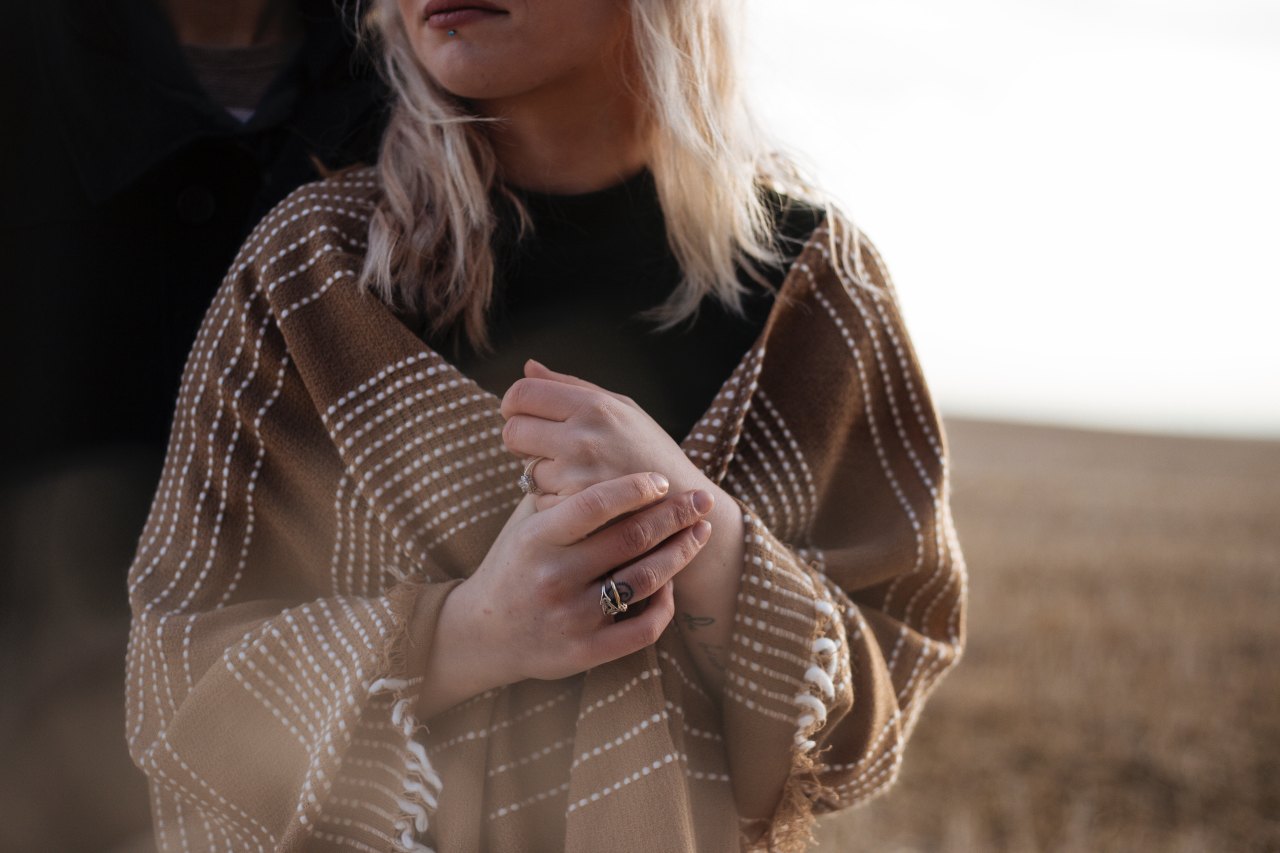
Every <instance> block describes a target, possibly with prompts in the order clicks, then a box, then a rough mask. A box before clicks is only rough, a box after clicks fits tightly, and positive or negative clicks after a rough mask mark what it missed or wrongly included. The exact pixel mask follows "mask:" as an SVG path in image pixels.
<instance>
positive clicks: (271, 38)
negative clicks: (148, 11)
mask: <svg viewBox="0 0 1280 853" xmlns="http://www.w3.org/2000/svg"><path fill="white" fill-rule="evenodd" d="M155 2H156V3H157V5H159V6H160V8H161V9H162V10H163V11H164V12H165V14H166V15H168V17H169V21H170V23H171V24H172V25H173V31H174V33H175V35H177V37H178V43H179V44H191V45H201V46H205V47H253V46H256V45H264V44H272V43H276V42H282V41H285V40H286V39H288V38H289V37H290V36H293V35H296V34H298V33H299V32H301V30H302V25H301V21H300V19H299V17H298V8H297V7H298V4H297V0H218V2H209V0H155Z"/></svg>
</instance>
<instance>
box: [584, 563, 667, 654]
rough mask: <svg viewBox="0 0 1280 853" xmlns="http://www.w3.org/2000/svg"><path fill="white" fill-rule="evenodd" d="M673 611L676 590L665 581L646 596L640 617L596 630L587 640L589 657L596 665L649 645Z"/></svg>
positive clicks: (665, 626)
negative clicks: (651, 594)
mask: <svg viewBox="0 0 1280 853" xmlns="http://www.w3.org/2000/svg"><path fill="white" fill-rule="evenodd" d="M675 612H676V601H675V591H674V589H673V588H672V585H671V584H670V583H668V584H665V585H664V586H663V587H662V588H661V589H659V590H658V591H657V592H656V593H655V594H654V595H653V597H652V598H650V599H649V605H648V606H647V607H645V609H644V612H643V613H641V614H640V615H639V616H637V617H635V618H634V619H621V620H619V621H617V622H610V623H609V624H606V625H605V626H604V627H602V628H601V629H600V630H599V631H596V632H595V633H594V634H593V635H592V636H591V639H590V640H589V643H590V652H589V653H590V655H591V658H592V659H593V660H595V661H596V662H597V664H596V665H599V664H601V663H608V662H609V661H613V660H617V659H618V658H620V657H625V656H627V655H629V654H631V653H632V652H635V651H638V650H639V649H643V648H646V647H648V646H652V645H653V644H654V643H656V642H658V638H659V637H661V636H662V632H663V631H665V630H666V628H667V626H668V625H670V624H671V619H672V617H673V616H675ZM604 618H605V619H606V620H607V619H608V618H609V617H604Z"/></svg>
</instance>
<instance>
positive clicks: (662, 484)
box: [649, 474, 671, 492]
mask: <svg viewBox="0 0 1280 853" xmlns="http://www.w3.org/2000/svg"><path fill="white" fill-rule="evenodd" d="M649 479H650V480H652V481H653V484H654V485H655V486H657V487H658V491H660V492H665V491H666V490H667V489H669V488H671V483H669V482H667V478H666V477H664V476H662V475H661V474H650V475H649Z"/></svg>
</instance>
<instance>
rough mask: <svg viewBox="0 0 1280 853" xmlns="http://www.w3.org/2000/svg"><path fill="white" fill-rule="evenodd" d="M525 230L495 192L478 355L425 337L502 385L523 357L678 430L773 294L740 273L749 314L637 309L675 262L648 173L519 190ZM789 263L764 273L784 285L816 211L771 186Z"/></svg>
mask: <svg viewBox="0 0 1280 853" xmlns="http://www.w3.org/2000/svg"><path fill="white" fill-rule="evenodd" d="M517 194H518V195H519V197H520V198H521V199H522V200H523V202H524V205H525V208H526V210H527V211H528V213H529V215H530V217H531V219H532V221H533V226H534V227H533V231H532V233H531V234H528V235H526V237H525V238H524V239H523V240H519V241H517V239H516V237H515V235H516V229H517V224H516V223H517V220H516V217H515V215H514V212H513V209H512V207H511V205H510V204H509V203H508V202H506V201H505V200H501V199H498V198H495V200H494V206H495V210H496V212H497V214H498V217H499V228H498V232H497V235H496V236H495V240H494V247H495V253H496V255H497V261H498V271H497V274H496V281H495V293H494V306H493V309H492V312H491V315H490V330H491V335H492V342H493V345H494V347H495V352H494V353H493V354H490V355H485V356H479V355H477V354H476V353H475V352H474V351H473V350H472V349H471V348H470V347H469V346H467V345H466V344H465V342H463V341H461V340H460V339H459V340H455V338H460V336H456V335H453V336H448V338H447V339H446V338H445V337H440V338H428V339H427V342H428V344H429V345H430V346H431V347H432V348H433V349H436V350H437V351H439V352H440V354H441V355H443V356H444V357H445V358H447V359H448V360H450V361H451V362H453V363H454V364H455V365H457V366H458V368H459V369H461V370H462V372H463V373H465V374H467V375H468V376H470V377H471V378H473V379H475V380H476V381H477V382H478V383H479V384H480V385H481V387H483V388H485V389H486V390H488V391H491V392H493V393H494V394H496V395H498V396H502V395H503V394H505V393H506V390H507V388H509V387H510V386H511V383H513V382H514V381H516V380H517V379H519V378H520V377H521V376H523V375H524V362H525V359H528V358H534V359H537V360H538V361H540V362H542V363H543V364H545V365H546V366H547V367H549V368H551V369H552V370H557V371H560V372H563V373H571V374H574V375H575V376H580V377H582V378H583V379H586V380H588V381H590V382H594V383H596V384H597V385H600V386H601V387H604V388H607V389H609V390H610V391H616V392H618V393H621V394H625V395H627V396H629V397H631V398H632V399H633V400H635V401H636V403H637V404H639V405H640V406H641V407H642V408H644V410H645V411H646V412H648V413H649V415H650V416H651V417H653V419H654V420H655V421H657V422H658V423H659V424H661V425H662V427H663V428H664V429H666V431H667V433H668V434H669V435H671V437H672V438H674V439H675V440H676V441H682V440H683V439H684V438H685V436H686V435H688V433H689V432H690V431H691V429H692V428H693V425H694V424H695V423H697V421H698V419H699V418H700V417H702V415H703V414H704V413H705V411H706V409H707V408H708V406H710V404H711V401H712V399H713V398H714V397H715V395H716V392H717V391H719V390H720V386H721V384H722V383H723V382H724V380H725V379H727V378H728V376H729V374H730V373H731V372H732V371H733V369H734V368H735V367H736V366H737V365H738V362H739V361H740V360H741V359H742V356H743V355H744V354H745V353H746V351H747V350H748V349H749V348H750V347H751V345H752V344H753V343H755V341H756V338H757V336H758V335H759V333H760V330H761V329H762V328H763V326H764V322H765V319H766V318H767V317H768V314H769V310H770V308H771V307H772V305H773V294H772V293H770V292H769V291H767V290H766V289H765V288H763V287H762V286H761V285H759V284H758V283H756V282H755V281H753V280H752V279H751V278H750V277H749V276H747V275H746V274H745V273H743V274H740V275H739V280H740V281H742V283H743V284H744V285H746V286H747V287H748V288H749V294H750V295H749V296H748V297H746V298H744V300H743V305H744V308H745V309H746V315H747V316H746V319H745V320H743V319H739V318H737V317H735V316H734V315H732V314H731V313H729V312H728V311H726V310H724V309H723V308H722V307H721V305H720V303H719V301H718V300H716V299H715V298H714V297H708V298H707V299H705V300H704V301H703V303H702V307H701V310H700V311H699V313H698V317H697V320H696V321H695V322H694V324H693V325H692V326H689V325H688V324H687V323H685V324H682V325H680V326H678V327H677V328H675V329H673V330H670V331H667V332H661V333H659V332H655V331H653V325H654V324H653V323H652V322H648V321H642V320H640V319H638V318H637V317H636V316H635V315H636V314H637V313H638V312H640V311H642V310H644V309H646V308H651V307H653V306H655V305H657V304H659V303H660V302H662V301H663V300H664V299H665V298H666V297H667V296H668V294H670V293H671V292H672V291H673V290H674V288H675V287H676V284H677V282H678V281H679V278H680V268H679V266H678V264H677V263H676V259H675V257H674V255H673V254H672V252H671V249H670V246H669V245H668V243H667V237H666V230H665V224H664V221H663V216H662V210H661V208H660V207H659V205H658V196H657V191H656V188H655V186H654V181H653V176H652V174H651V173H650V172H648V171H647V170H646V171H642V172H640V173H639V174H638V175H636V176H635V177H632V178H630V179H628V180H626V181H624V182H623V183H620V184H617V185H616V186H613V187H609V188H607V189H603V190H599V191H596V192H591V193H585V194H582V195H568V196H566V195H550V194H543V193H533V192H528V191H523V190H520V191H517ZM769 200H770V207H771V209H772V210H773V211H774V215H775V222H776V223H777V227H776V229H775V231H776V232H777V233H780V234H782V235H784V236H785V237H787V238H789V239H788V240H784V241H783V242H782V244H781V250H782V251H783V253H784V254H785V255H786V257H787V262H786V263H785V264H784V265H783V266H782V267H779V268H776V269H773V268H771V269H766V270H764V271H763V272H764V273H765V277H766V278H768V279H769V280H770V281H771V282H772V283H773V284H774V285H775V286H777V285H779V284H781V282H782V280H783V278H784V277H785V274H786V271H787V268H788V267H789V266H790V260H791V259H793V258H794V257H795V256H796V255H797V254H798V253H799V250H800V247H801V246H802V245H803V243H804V242H805V240H806V239H807V238H808V237H809V235H810V234H811V233H812V232H813V230H814V228H816V227H817V224H818V222H819V221H820V219H821V214H820V212H819V211H818V210H816V209H814V208H813V207H810V206H808V205H803V204H799V203H796V202H794V201H791V202H789V203H786V204H784V203H783V200H782V199H780V198H778V197H776V196H770V199H769Z"/></svg>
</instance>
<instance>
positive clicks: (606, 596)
mask: <svg viewBox="0 0 1280 853" xmlns="http://www.w3.org/2000/svg"><path fill="white" fill-rule="evenodd" d="M610 590H612V593H610ZM600 609H601V610H603V611H604V615H605V616H617V615H618V614H619V613H626V612H627V603H626V602H625V601H623V600H622V593H620V592H618V585H617V584H616V583H614V582H613V575H609V578H608V580H606V581H605V582H604V583H602V584H600Z"/></svg>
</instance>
